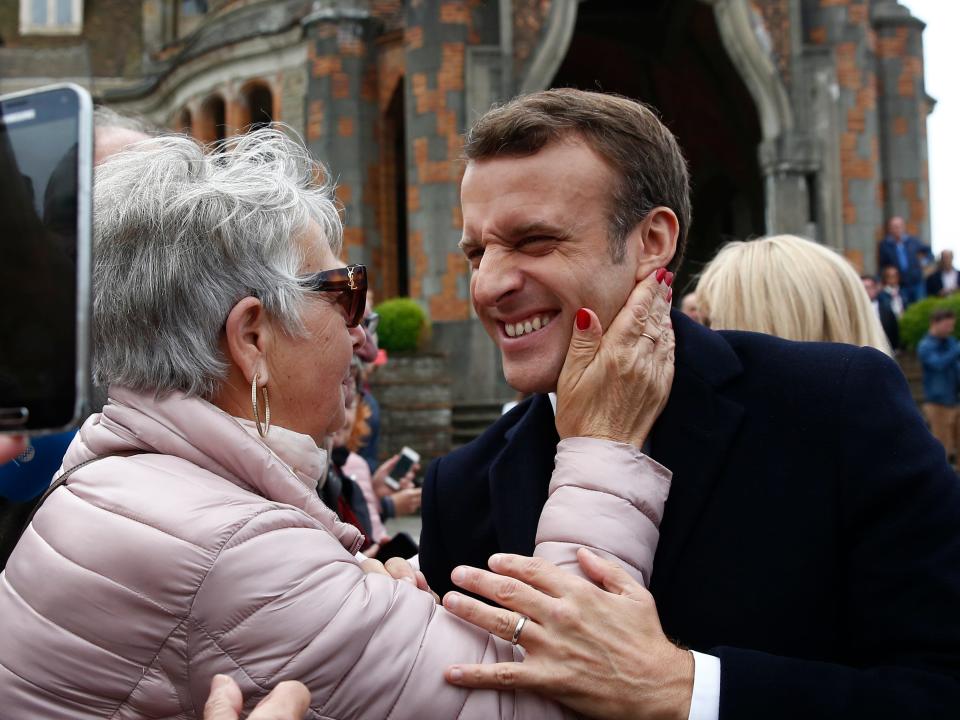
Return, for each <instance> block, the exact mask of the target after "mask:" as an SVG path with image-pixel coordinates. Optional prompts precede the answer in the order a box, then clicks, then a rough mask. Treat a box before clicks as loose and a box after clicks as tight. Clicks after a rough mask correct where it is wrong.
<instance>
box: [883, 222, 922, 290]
mask: <svg viewBox="0 0 960 720" xmlns="http://www.w3.org/2000/svg"><path fill="white" fill-rule="evenodd" d="M932 259H933V253H932V252H931V251H930V246H929V245H924V244H923V243H922V242H920V241H919V240H918V239H917V238H915V237H913V236H912V235H908V234H907V232H906V225H905V223H904V222H903V218H902V217H898V216H895V217H892V218H890V221H889V222H888V223H887V236H886V237H885V238H884V239H883V240H881V241H880V247H879V252H878V253H877V265H878V266H879V267H881V268H885V267H887V266H892V267H895V268H897V269H898V270H899V271H900V282H901V291H902V293H903V305H904V307H907V306H909V305H910V304H911V303H915V302H916V301H917V300H922V299H923V297H924V294H925V291H926V288H925V286H924V282H923V268H924V265H925V264H926V263H927V262H929V261H930V260H932Z"/></svg>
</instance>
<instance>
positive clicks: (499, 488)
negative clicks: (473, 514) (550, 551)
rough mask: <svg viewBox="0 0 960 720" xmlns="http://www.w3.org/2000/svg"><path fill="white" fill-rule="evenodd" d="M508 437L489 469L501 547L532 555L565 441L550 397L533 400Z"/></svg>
mask: <svg viewBox="0 0 960 720" xmlns="http://www.w3.org/2000/svg"><path fill="white" fill-rule="evenodd" d="M505 437H506V440H507V444H506V446H505V447H504V448H503V450H501V451H500V454H499V455H498V456H497V457H496V458H495V459H494V461H493V462H492V463H491V465H490V504H491V509H492V511H493V521H494V527H495V528H496V533H497V543H498V545H499V547H500V549H501V550H502V551H503V552H509V553H519V554H522V555H532V554H533V548H534V541H535V539H536V535H537V524H538V523H539V521H540V511H541V510H542V509H543V506H544V503H546V502H547V490H548V488H549V486H550V476H551V474H552V473H553V462H554V457H555V456H556V452H557V443H558V442H559V441H560V438H559V436H558V435H557V426H556V419H555V418H554V414H553V407H552V406H551V405H550V398H549V397H547V396H546V395H536V396H534V398H533V400H531V402H530V407H529V408H528V409H527V412H526V413H524V415H523V417H522V418H520V420H518V421H517V423H516V424H515V425H513V426H512V427H511V428H510V429H509V430H507V432H506V434H505Z"/></svg>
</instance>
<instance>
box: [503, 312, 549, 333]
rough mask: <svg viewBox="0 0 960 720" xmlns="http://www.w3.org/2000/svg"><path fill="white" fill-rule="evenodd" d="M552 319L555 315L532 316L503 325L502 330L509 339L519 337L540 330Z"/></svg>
mask: <svg viewBox="0 0 960 720" xmlns="http://www.w3.org/2000/svg"><path fill="white" fill-rule="evenodd" d="M554 317H555V315H552V314H546V315H534V316H533V317H530V318H527V319H526V320H521V321H520V322H518V323H504V324H503V329H504V330H505V331H506V333H507V335H508V336H510V337H520V336H521V335H526V334H527V333H532V332H534V331H535V330H539V329H540V328H545V327H546V326H547V325H549V324H550V321H551V320H553V318H554Z"/></svg>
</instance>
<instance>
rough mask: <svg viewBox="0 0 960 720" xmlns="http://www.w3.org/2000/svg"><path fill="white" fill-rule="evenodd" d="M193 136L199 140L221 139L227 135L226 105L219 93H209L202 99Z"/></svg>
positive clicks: (212, 140)
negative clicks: (208, 95) (209, 94)
mask: <svg viewBox="0 0 960 720" xmlns="http://www.w3.org/2000/svg"><path fill="white" fill-rule="evenodd" d="M195 136H196V138H197V139H198V140H200V141H201V142H214V141H221V140H223V139H225V138H226V137H227V105H226V103H225V102H224V101H223V98H222V97H221V96H220V95H211V96H210V97H208V98H207V99H206V100H204V101H203V105H201V106H200V117H199V118H198V119H197V125H196V128H195Z"/></svg>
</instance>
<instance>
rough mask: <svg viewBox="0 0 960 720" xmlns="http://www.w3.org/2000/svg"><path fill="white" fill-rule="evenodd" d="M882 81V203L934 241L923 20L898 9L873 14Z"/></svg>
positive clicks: (889, 213) (910, 227)
mask: <svg viewBox="0 0 960 720" xmlns="http://www.w3.org/2000/svg"><path fill="white" fill-rule="evenodd" d="M874 26H875V28H876V32H877V68H878V81H879V87H880V119H881V135H880V143H881V148H882V153H881V155H882V158H883V200H884V203H883V207H884V211H885V215H886V217H891V216H894V215H900V216H901V217H903V219H904V220H905V221H906V224H907V231H908V232H909V233H911V234H912V235H916V236H918V237H920V238H922V239H923V240H924V242H927V243H929V242H930V220H929V208H928V198H929V196H928V180H929V178H928V176H927V114H928V113H929V112H930V110H931V107H930V101H929V98H928V97H927V94H926V91H925V89H924V82H923V44H922V32H923V23H921V22H920V21H919V20H917V19H916V18H913V17H910V16H909V15H907V14H903V13H899V12H896V10H894V11H893V12H890V13H885V14H883V15H875V16H874Z"/></svg>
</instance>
